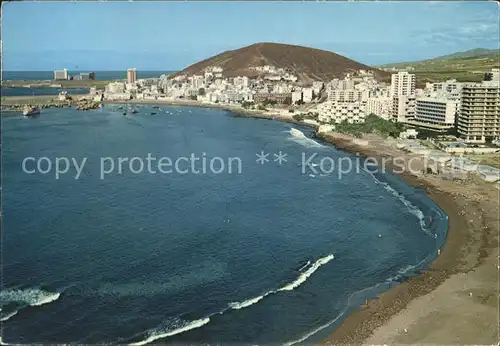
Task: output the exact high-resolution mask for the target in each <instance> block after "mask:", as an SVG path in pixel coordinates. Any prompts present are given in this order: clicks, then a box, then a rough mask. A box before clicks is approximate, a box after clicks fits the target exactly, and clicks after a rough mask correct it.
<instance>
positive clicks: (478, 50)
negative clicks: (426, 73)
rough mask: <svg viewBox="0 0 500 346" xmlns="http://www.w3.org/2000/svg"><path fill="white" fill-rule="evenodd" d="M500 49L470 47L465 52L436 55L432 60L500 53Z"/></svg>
mask: <svg viewBox="0 0 500 346" xmlns="http://www.w3.org/2000/svg"><path fill="white" fill-rule="evenodd" d="M499 52H500V50H498V49H488V48H475V49H470V50H466V51H463V52H456V53H452V54H448V55H443V56H439V57H436V58H434V59H432V60H440V59H441V60H442V59H456V58H473V57H480V56H485V55H491V54H498V53H499Z"/></svg>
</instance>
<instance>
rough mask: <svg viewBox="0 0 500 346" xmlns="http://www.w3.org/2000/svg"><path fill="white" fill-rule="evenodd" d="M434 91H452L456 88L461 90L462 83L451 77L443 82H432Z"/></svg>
mask: <svg viewBox="0 0 500 346" xmlns="http://www.w3.org/2000/svg"><path fill="white" fill-rule="evenodd" d="M431 86H432V91H433V92H435V93H439V92H442V93H452V92H453V91H454V90H460V89H461V88H462V83H460V82H457V80H456V79H449V80H447V81H445V82H441V83H432V84H431Z"/></svg>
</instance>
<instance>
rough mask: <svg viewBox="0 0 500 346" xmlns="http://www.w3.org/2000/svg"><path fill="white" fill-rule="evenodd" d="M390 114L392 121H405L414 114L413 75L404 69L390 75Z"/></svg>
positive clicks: (409, 119) (410, 118)
mask: <svg viewBox="0 0 500 346" xmlns="http://www.w3.org/2000/svg"><path fill="white" fill-rule="evenodd" d="M390 97H391V99H392V105H391V108H392V110H391V115H392V119H393V120H394V121H398V122H407V121H411V120H413V118H414V116H415V75H414V74H411V73H408V72H406V71H401V72H398V73H395V74H393V75H392V76H391V91H390Z"/></svg>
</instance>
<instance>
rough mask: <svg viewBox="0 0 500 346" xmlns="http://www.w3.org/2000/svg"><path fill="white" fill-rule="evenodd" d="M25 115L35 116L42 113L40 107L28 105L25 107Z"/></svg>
mask: <svg viewBox="0 0 500 346" xmlns="http://www.w3.org/2000/svg"><path fill="white" fill-rule="evenodd" d="M23 115H24V116H25V117H33V116H37V115H40V108H38V107H29V106H26V107H24V109H23Z"/></svg>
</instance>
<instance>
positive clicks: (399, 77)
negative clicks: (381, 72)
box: [390, 71, 415, 97]
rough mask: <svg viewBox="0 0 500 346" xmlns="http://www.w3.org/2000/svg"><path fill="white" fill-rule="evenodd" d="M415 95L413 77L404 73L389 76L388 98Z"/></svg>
mask: <svg viewBox="0 0 500 346" xmlns="http://www.w3.org/2000/svg"><path fill="white" fill-rule="evenodd" d="M401 95H403V96H410V95H415V75H414V74H411V73H408V72H406V71H402V72H398V73H394V74H393V75H392V76H391V93H390V96H391V97H394V96H401Z"/></svg>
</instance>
